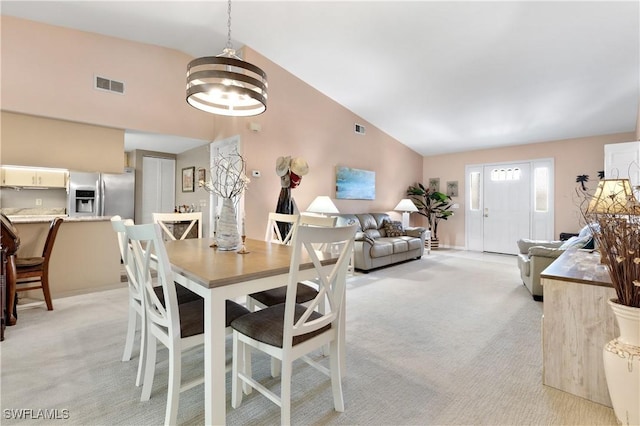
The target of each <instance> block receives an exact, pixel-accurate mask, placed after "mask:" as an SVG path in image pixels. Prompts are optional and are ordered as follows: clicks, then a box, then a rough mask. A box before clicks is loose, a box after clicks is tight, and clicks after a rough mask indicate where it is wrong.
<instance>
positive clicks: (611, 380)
mask: <svg viewBox="0 0 640 426" xmlns="http://www.w3.org/2000/svg"><path fill="white" fill-rule="evenodd" d="M616 300H617V299H611V300H609V301H608V302H609V306H611V310H612V311H613V314H614V315H615V317H616V321H617V322H618V327H619V328H620V336H619V337H617V338H615V339H613V340H612V341H610V342H609V343H607V344H606V345H605V347H604V349H603V352H602V358H603V361H604V374H605V377H606V378H607V387H608V388H609V396H610V397H611V403H612V405H613V411H614V412H615V414H616V417H617V418H618V421H619V422H620V423H622V424H623V425H638V424H640V308H634V307H631V306H625V305H621V304H619V303H617V301H616Z"/></svg>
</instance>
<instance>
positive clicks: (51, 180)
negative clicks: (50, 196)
mask: <svg viewBox="0 0 640 426" xmlns="http://www.w3.org/2000/svg"><path fill="white" fill-rule="evenodd" d="M2 185H3V186H27V187H29V186H40V187H45V188H65V187H66V185H67V172H66V170H46V169H31V168H26V167H25V168H21V167H15V168H14V167H3V168H2Z"/></svg>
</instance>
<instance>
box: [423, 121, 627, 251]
mask: <svg viewBox="0 0 640 426" xmlns="http://www.w3.org/2000/svg"><path fill="white" fill-rule="evenodd" d="M634 137H635V135H634V133H620V134H615V135H607V136H598V137H590V138H577V139H568V140H562V141H555V142H543V143H535V144H528V145H520V146H513V147H508V148H496V149H486V150H479V151H470V152H463V153H457V154H448V155H438V156H432V157H425V158H424V176H423V182H425V183H426V182H428V180H429V178H436V177H439V178H440V190H441V191H444V185H445V184H446V182H447V181H456V180H457V181H458V183H459V196H458V197H454V198H453V200H454V202H456V203H459V204H460V208H459V209H458V210H457V211H456V213H455V214H454V216H453V218H451V219H449V220H448V221H446V222H440V224H439V225H438V237H439V238H440V240H441V242H442V244H443V245H445V246H452V247H464V246H465V228H464V226H465V215H464V211H465V203H466V199H465V175H464V172H465V166H466V165H471V164H485V163H499V162H517V161H523V160H533V159H539V158H553V159H554V162H555V188H554V190H555V199H554V202H555V232H554V235H555V237H556V238H557V237H558V235H559V233H560V232H576V231H578V230H579V228H580V223H579V211H578V206H577V203H576V199H575V188H576V176H578V175H583V174H585V175H589V178H590V182H589V184H588V185H587V186H588V187H593V186H594V185H595V182H596V181H597V180H598V171H600V170H604V145H605V144H608V143H618V142H629V141H631V140H633V138H634Z"/></svg>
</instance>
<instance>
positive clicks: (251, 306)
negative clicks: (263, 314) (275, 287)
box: [246, 295, 256, 312]
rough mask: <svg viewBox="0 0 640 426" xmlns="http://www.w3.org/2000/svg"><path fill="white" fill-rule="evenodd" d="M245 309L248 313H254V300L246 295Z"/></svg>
mask: <svg viewBox="0 0 640 426" xmlns="http://www.w3.org/2000/svg"><path fill="white" fill-rule="evenodd" d="M246 305H247V309H248V310H249V312H254V311H255V310H256V304H255V300H253V297H251V296H249V295H247V302H246Z"/></svg>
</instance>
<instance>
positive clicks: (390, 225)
mask: <svg viewBox="0 0 640 426" xmlns="http://www.w3.org/2000/svg"><path fill="white" fill-rule="evenodd" d="M384 233H385V234H386V236H387V237H400V236H402V235H406V234H405V232H404V228H403V227H402V222H399V221H395V220H392V221H386V222H384Z"/></svg>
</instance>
